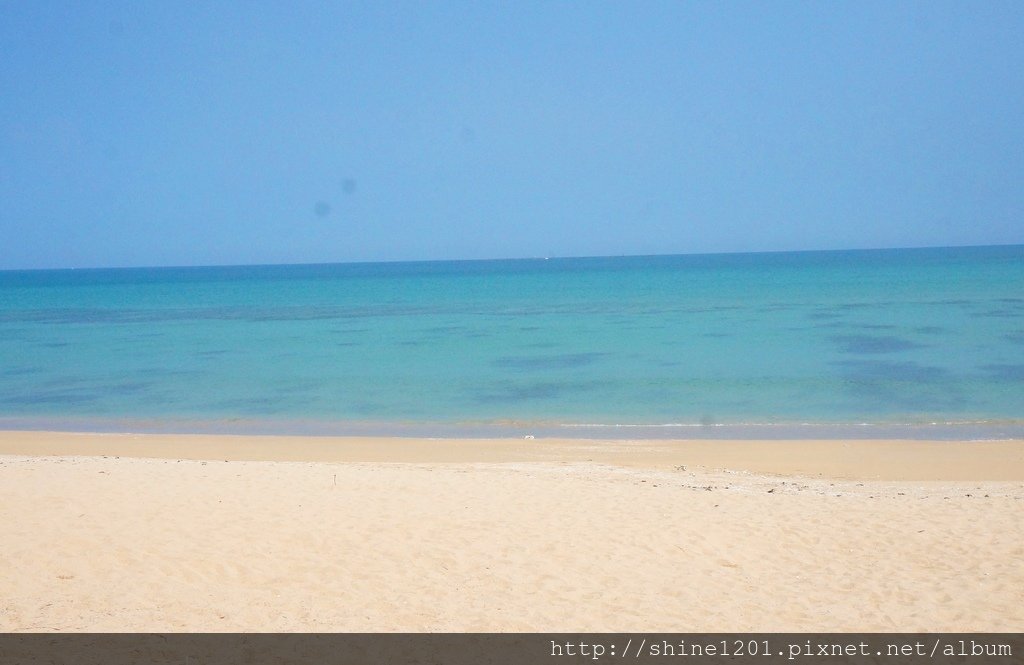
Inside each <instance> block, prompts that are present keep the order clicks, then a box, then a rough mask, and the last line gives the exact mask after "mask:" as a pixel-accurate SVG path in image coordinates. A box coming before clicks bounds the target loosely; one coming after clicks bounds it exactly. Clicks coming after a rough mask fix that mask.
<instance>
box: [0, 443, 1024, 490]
mask: <svg viewBox="0 0 1024 665" xmlns="http://www.w3.org/2000/svg"><path fill="white" fill-rule="evenodd" d="M0 455H7V456H11V455H13V456H28V457H53V456H55V457H69V456H72V457H73V456H91V457H126V458H142V459H147V458H148V459H152V458H155V459H175V460H178V459H181V460H186V459H187V460H200V461H266V462H275V461H276V462H314V463H405V464H479V463H526V462H530V463H534V462H544V463H594V464H602V465H608V466H616V467H626V468H641V469H652V470H659V469H660V470H670V469H674V468H678V467H680V466H689V467H694V468H700V469H704V470H730V471H743V472H747V473H754V474H766V475H778V476H804V477H822V478H835V479H846V480H891V481H928V480H936V481H959V480H978V481H1021V480H1024V440H1002V441H923V440H916V439H915V440H899V439H888V440H878V439H861V440H857V439H818V440H805V439H800V440H774V439H773V440H750V439H746V440H726V439H716V440H707V439H677V440H668V439H617V440H612V439H575V438H572V439H567V438H531V439H511V438H504V439H454V438H404V437H322V436H276V435H259V436H253V435H229V434H213V435H207V434H132V433H124V434H111V433H92V432H38V431H0Z"/></svg>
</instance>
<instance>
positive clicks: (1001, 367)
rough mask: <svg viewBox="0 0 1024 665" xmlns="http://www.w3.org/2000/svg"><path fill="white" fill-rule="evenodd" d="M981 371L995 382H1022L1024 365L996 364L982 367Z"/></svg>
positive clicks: (1023, 380)
mask: <svg viewBox="0 0 1024 665" xmlns="http://www.w3.org/2000/svg"><path fill="white" fill-rule="evenodd" d="M981 369H983V370H985V371H986V372H987V373H988V374H989V376H991V377H992V378H993V379H995V380H996V381H1010V382H1013V383H1020V382H1024V364H1019V363H998V364H994V365H982V366H981Z"/></svg>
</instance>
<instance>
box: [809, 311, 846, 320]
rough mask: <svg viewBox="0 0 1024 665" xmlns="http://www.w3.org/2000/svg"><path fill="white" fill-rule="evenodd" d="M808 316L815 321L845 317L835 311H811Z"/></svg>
mask: <svg viewBox="0 0 1024 665" xmlns="http://www.w3.org/2000/svg"><path fill="white" fill-rule="evenodd" d="M807 318H808V319H812V320H814V321H827V320H832V319H841V318H843V317H842V316H841V315H839V314H836V313H835V312H811V313H809V314H808V315H807Z"/></svg>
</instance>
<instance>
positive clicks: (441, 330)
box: [422, 326, 465, 334]
mask: <svg viewBox="0 0 1024 665" xmlns="http://www.w3.org/2000/svg"><path fill="white" fill-rule="evenodd" d="M464 329H465V328H464V327H463V326H434V327H433V328H424V329H423V330H422V332H424V333H431V334H449V333H453V332H459V331H460V330H464Z"/></svg>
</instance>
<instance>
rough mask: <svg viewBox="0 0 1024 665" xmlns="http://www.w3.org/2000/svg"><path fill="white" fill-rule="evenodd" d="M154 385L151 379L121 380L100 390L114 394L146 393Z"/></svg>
mask: <svg viewBox="0 0 1024 665" xmlns="http://www.w3.org/2000/svg"><path fill="white" fill-rule="evenodd" d="M152 385H153V383H152V382H150V381H121V382H119V383H110V384H107V385H105V386H103V387H101V388H100V392H103V393H105V394H114V395H138V394H139V393H144V392H146V391H147V390H149V388H150V387H151V386H152Z"/></svg>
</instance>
